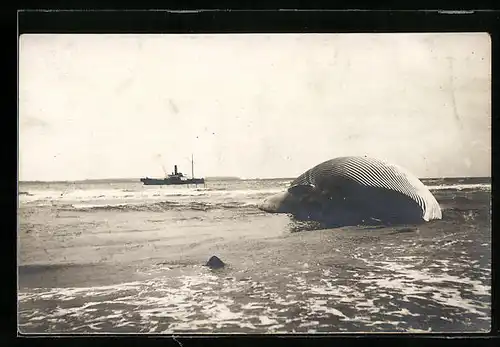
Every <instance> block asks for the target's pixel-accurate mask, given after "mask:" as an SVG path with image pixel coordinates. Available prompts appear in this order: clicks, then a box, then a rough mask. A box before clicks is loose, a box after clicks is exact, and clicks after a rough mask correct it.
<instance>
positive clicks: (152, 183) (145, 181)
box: [141, 178, 205, 186]
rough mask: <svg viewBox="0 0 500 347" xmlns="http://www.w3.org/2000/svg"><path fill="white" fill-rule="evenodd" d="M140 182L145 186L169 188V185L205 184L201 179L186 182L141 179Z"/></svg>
mask: <svg viewBox="0 0 500 347" xmlns="http://www.w3.org/2000/svg"><path fill="white" fill-rule="evenodd" d="M141 182H142V183H143V184H144V185H145V186H170V185H186V184H205V180H204V179H203V178H193V179H187V180H169V179H158V178H141Z"/></svg>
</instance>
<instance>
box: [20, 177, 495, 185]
mask: <svg viewBox="0 0 500 347" xmlns="http://www.w3.org/2000/svg"><path fill="white" fill-rule="evenodd" d="M294 179H295V177H265V178H240V177H233V176H212V177H206V178H205V180H206V181H207V182H209V181H257V180H267V181H280V180H294ZM419 179H420V180H426V181H432V180H456V179H466V180H489V181H490V182H491V176H450V177H421V178H419ZM130 182H140V178H103V179H87V180H67V181H18V183H19V184H55V183H80V184H81V183H130Z"/></svg>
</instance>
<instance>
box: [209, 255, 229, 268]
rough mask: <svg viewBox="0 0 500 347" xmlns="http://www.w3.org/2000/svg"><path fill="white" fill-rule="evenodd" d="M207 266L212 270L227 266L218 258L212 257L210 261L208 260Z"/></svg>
mask: <svg viewBox="0 0 500 347" xmlns="http://www.w3.org/2000/svg"><path fill="white" fill-rule="evenodd" d="M206 266H208V267H209V268H211V269H222V268H223V267H224V266H225V264H224V262H223V261H222V260H220V259H219V258H218V257H217V256H215V255H214V256H212V257H211V258H210V259H208V261H207V264H206Z"/></svg>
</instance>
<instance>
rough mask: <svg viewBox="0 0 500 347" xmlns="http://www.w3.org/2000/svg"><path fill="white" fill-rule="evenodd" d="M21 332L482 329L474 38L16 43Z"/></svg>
mask: <svg viewBox="0 0 500 347" xmlns="http://www.w3.org/2000/svg"><path fill="white" fill-rule="evenodd" d="M18 68H19V70H18V72H19V113H18V140H19V147H18V148H19V149H18V165H19V167H18V231H17V235H18V237H17V264H18V296H17V298H18V299H17V300H18V301H17V302H18V332H19V333H22V334H75V333H86V334H88V333H90V334H95V333H97V334H98V333H142V334H170V335H171V334H221V333H222V334H277V333H279V334H283V333H288V334H299V333H301V334H303V333H309V334H314V333H332V334H336V333H360V332H368V333H373V332H375V333H379V332H390V333H394V332H397V333H429V332H430V333H439V332H454V333H455V332H456V333H463V332H488V331H490V329H491V252H492V247H491V40H490V37H489V35H488V34H487V33H479V32H477V33H465V32H464V33H342V34H23V35H21V36H20V37H19V65H18Z"/></svg>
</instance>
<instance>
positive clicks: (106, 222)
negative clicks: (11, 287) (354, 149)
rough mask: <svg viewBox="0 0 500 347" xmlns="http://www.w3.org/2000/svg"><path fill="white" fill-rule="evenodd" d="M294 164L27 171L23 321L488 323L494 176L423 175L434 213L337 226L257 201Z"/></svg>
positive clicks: (479, 326) (209, 328) (303, 326)
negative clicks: (200, 178)
mask: <svg viewBox="0 0 500 347" xmlns="http://www.w3.org/2000/svg"><path fill="white" fill-rule="evenodd" d="M291 180H292V179H262V180H209V181H207V182H206V185H205V186H200V185H199V186H197V187H195V186H190V187H186V186H143V185H142V184H141V183H140V182H139V181H138V180H129V181H127V180H117V181H101V182H99V181H88V182H73V183H72V182H54V183H44V182H33V183H20V184H19V208H18V223H19V224H18V225H19V228H18V325H19V331H20V332H21V333H57V334H65V333H153V334H183V333H187V334H197V333H224V334H227V333H252V334H255V333H257V334H261V333H342V332H485V331H489V330H490V328H491V185H490V178H444V179H422V182H423V183H424V184H425V185H427V186H428V187H429V189H430V190H431V192H432V193H433V194H434V195H435V197H436V199H437V200H438V202H439V203H440V205H441V207H442V210H443V219H442V220H439V221H433V222H430V223H426V224H422V225H404V226H397V227H366V226H358V227H343V228H335V229H324V228H321V226H318V225H315V224H312V223H308V222H303V221H296V220H294V219H293V218H292V217H291V216H289V215H286V214H269V213H265V212H263V211H260V210H259V209H258V208H257V207H256V206H257V203H259V202H260V201H261V200H262V199H263V198H265V197H267V196H269V195H271V194H274V193H277V192H280V191H283V190H284V189H286V187H287V185H288V184H289V183H290V182H291ZM213 255H216V256H218V257H219V258H220V259H221V260H222V261H223V262H224V263H225V264H226V266H225V267H224V268H223V269H219V270H212V269H210V268H208V267H207V266H205V264H206V262H207V260H208V259H209V258H210V257H211V256H213Z"/></svg>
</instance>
